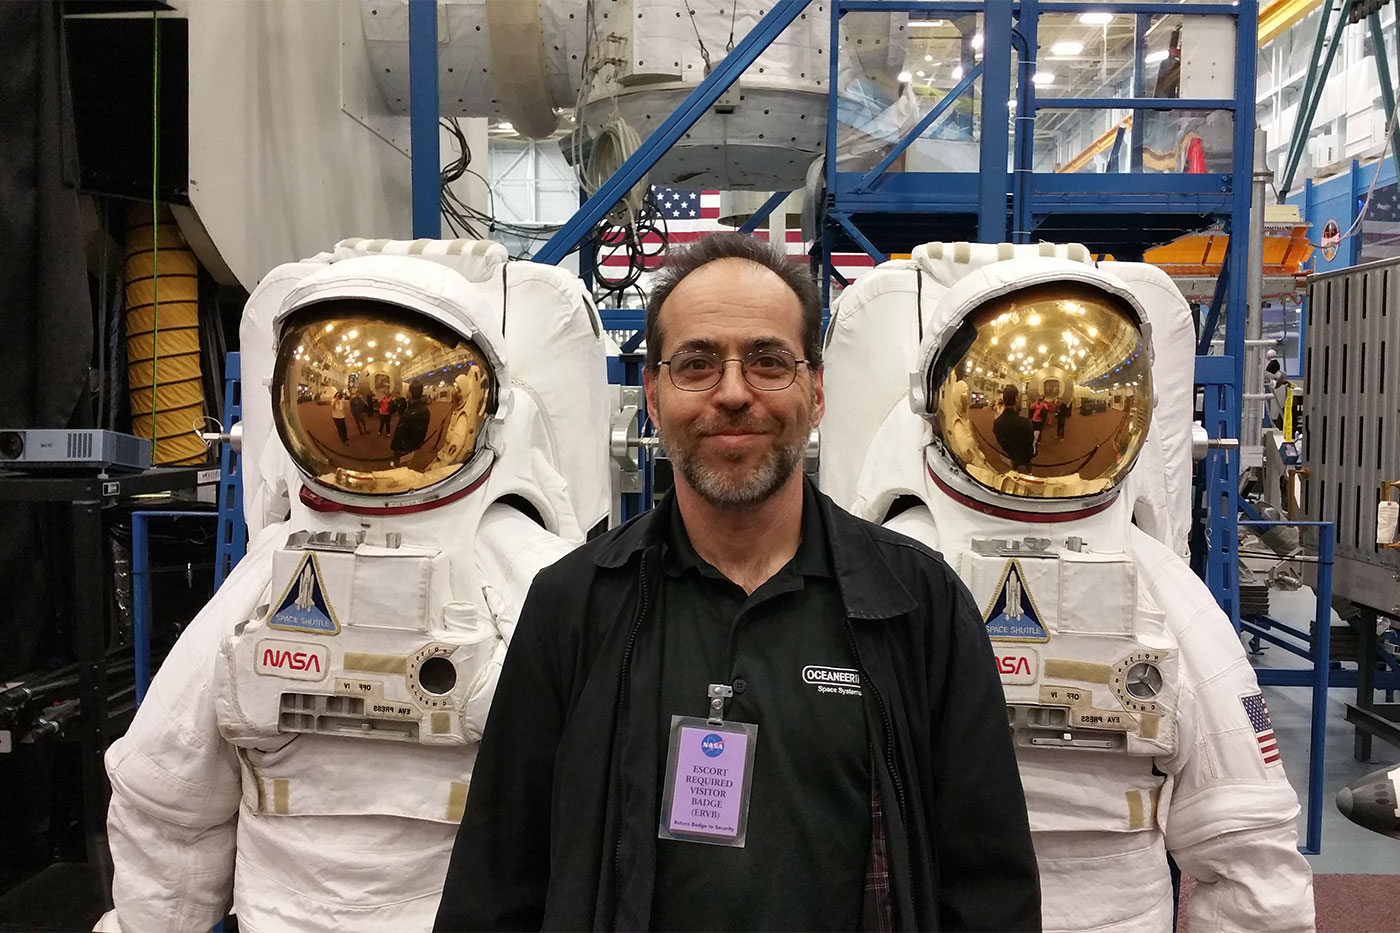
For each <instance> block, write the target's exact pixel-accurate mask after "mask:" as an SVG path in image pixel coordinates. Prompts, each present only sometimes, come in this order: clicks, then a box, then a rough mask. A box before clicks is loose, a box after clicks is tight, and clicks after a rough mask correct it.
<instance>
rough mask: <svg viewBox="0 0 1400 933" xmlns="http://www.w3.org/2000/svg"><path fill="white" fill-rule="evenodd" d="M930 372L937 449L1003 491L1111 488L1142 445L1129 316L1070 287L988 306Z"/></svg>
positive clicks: (1074, 492)
mask: <svg viewBox="0 0 1400 933" xmlns="http://www.w3.org/2000/svg"><path fill="white" fill-rule="evenodd" d="M929 379H930V389H931V396H932V398H933V409H932V410H933V425H934V433H935V435H936V437H937V438H938V439H939V441H940V443H941V446H942V448H943V452H944V454H945V455H946V456H947V457H948V458H949V459H951V460H952V461H953V462H954V463H955V464H956V465H957V466H958V467H959V468H960V469H962V471H963V472H965V473H966V474H967V475H968V476H970V477H972V479H974V480H976V481H977V482H978V483H980V484H981V485H983V486H986V487H987V488H989V489H993V490H996V491H998V492H1001V493H1004V494H1009V495H1013V496H1023V497H1026V498H1048V499H1063V498H1074V497H1078V496H1089V495H1094V494H1095V493H1100V492H1104V491H1106V490H1109V489H1112V488H1113V487H1114V486H1116V485H1117V484H1118V483H1119V482H1120V481H1121V480H1122V479H1123V477H1125V476H1126V475H1127V473H1128V470H1129V469H1130V468H1131V467H1132V465H1133V461H1134V460H1135V459H1136V457H1137V455H1138V451H1139V450H1141V449H1142V444H1143V440H1144V439H1145V438H1146V435H1147V426H1148V422H1149V421H1150V419H1151V414H1152V367H1151V363H1150V361H1149V359H1148V354H1147V348H1146V346H1145V345H1144V344H1143V339H1142V331H1141V329H1140V327H1139V325H1138V323H1137V320H1136V315H1135V314H1134V313H1133V312H1132V310H1131V309H1130V308H1129V307H1128V305H1127V304H1126V303H1124V302H1122V301H1121V300H1119V299H1117V298H1115V297H1114V296H1112V295H1110V294H1108V293H1106V292H1102V291H1099V290H1098V289H1095V288H1093V287H1091V286H1087V285H1082V284H1079V283H1076V282H1057V283H1053V284H1048V285H1037V286H1034V287H1031V288H1027V289H1024V290H1022V291H1018V292H1013V293H1011V294H1008V295H1003V296H1000V297H998V298H995V299H993V300H992V301H990V302H988V303H987V304H986V305H984V306H983V307H981V308H980V309H978V310H977V311H976V312H974V313H973V314H971V315H969V316H968V317H967V319H966V320H965V321H964V322H963V325H962V326H961V327H960V328H959V329H958V331H957V332H956V333H955V334H954V335H953V337H952V339H951V340H950V341H949V342H948V345H947V346H946V347H945V348H944V350H943V352H942V354H941V355H940V356H939V358H938V360H937V361H936V362H935V364H934V367H933V369H932V371H931V372H930V374H929Z"/></svg>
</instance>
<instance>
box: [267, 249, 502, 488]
mask: <svg viewBox="0 0 1400 933" xmlns="http://www.w3.org/2000/svg"><path fill="white" fill-rule="evenodd" d="M274 332H275V333H276V334H277V353H276V362H275V364H274V368H273V376H272V384H271V389H272V397H273V405H272V410H273V422H274V424H275V425H276V428H277V433H278V435H279V436H280V438H281V440H282V443H283V445H284V446H285V447H286V449H287V452H288V453H289V454H290V455H291V458H292V461H293V462H294V463H295V464H296V466H297V469H298V471H299V472H300V473H301V475H302V477H303V480H304V485H305V491H306V493H307V494H309V495H310V498H311V500H312V501H313V503H315V502H321V501H325V502H329V503H336V504H338V507H341V508H348V509H349V510H351V511H363V512H366V513H371V514H373V513H376V512H383V511H384V510H386V509H402V508H404V507H409V506H426V505H433V504H441V503H442V502H443V501H450V500H451V499H453V498H457V497H459V496H460V495H464V494H465V493H466V492H467V491H469V490H470V489H472V488H474V487H475V485H476V484H477V482H478V481H479V480H481V479H482V478H483V477H484V476H485V474H486V472H487V471H488V470H489V468H490V466H491V463H492V462H493V460H494V457H495V456H496V453H497V451H496V450H495V449H494V446H493V439H494V438H493V435H494V434H495V431H494V428H493V426H494V425H495V424H496V423H498V422H499V421H500V420H501V419H502V418H503V417H504V413H505V410H506V408H507V407H508V405H507V404H506V403H507V402H508V394H507V393H508V391H509V389H508V387H509V385H510V383H509V380H508V378H507V374H506V360H505V356H504V351H503V344H504V338H503V337H502V336H501V330H500V325H499V322H498V321H497V320H496V318H495V315H494V312H493V310H492V308H491V306H490V304H489V303H488V302H487V301H486V299H485V297H484V296H483V295H482V294H481V292H480V291H478V290H477V288H476V287H475V286H474V285H472V284H471V283H470V282H468V281H467V280H466V279H465V278H463V277H462V276H461V275H459V274H458V273H457V272H455V271H453V270H451V269H449V268H447V267H445V266H442V265H439V264H436V263H432V262H427V261H425V260H422V259H416V258H411V257H402V256H373V257H364V258H358V259H349V260H345V261H342V262H337V263H334V264H332V265H331V266H329V267H328V268H327V269H326V270H325V271H323V272H319V273H317V274H316V275H314V276H312V277H311V278H309V279H308V280H307V281H306V282H304V283H303V284H301V285H300V286H298V287H297V288H296V289H295V290H293V291H292V292H291V293H290V294H289V295H288V296H287V299H286V300H285V301H284V302H283V304H282V308H281V310H280V311H279V312H278V314H277V317H276V319H275V321H274ZM337 393H339V397H338V396H337ZM303 499H304V500H306V499H307V495H303ZM332 507H336V506H332Z"/></svg>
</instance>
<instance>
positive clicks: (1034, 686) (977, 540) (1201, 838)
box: [828, 260, 1312, 933]
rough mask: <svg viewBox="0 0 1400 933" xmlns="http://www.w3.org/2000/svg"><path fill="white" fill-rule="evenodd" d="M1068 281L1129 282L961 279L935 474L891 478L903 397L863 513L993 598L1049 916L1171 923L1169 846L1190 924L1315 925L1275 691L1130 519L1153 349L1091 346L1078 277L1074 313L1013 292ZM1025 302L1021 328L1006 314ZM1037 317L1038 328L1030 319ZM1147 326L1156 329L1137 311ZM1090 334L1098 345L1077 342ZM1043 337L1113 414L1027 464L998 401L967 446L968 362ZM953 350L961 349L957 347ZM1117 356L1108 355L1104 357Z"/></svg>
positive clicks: (1055, 269) (867, 479)
mask: <svg viewBox="0 0 1400 933" xmlns="http://www.w3.org/2000/svg"><path fill="white" fill-rule="evenodd" d="M1060 280H1064V281H1070V282H1074V283H1084V284H1089V285H1094V286H1095V287H1099V288H1104V289H1106V290H1109V291H1110V292H1112V293H1114V294H1115V295H1116V296H1117V297H1115V298H1114V299H1112V300H1111V301H1110V300H1108V299H1105V307H1106V308H1107V307H1114V306H1115V303H1116V302H1118V301H1119V300H1120V299H1121V300H1127V299H1128V298H1130V294H1129V293H1128V292H1127V291H1126V289H1125V288H1124V287H1123V286H1122V285H1121V283H1118V282H1116V281H1115V280H1112V279H1111V278H1108V277H1105V276H1104V275H1103V273H1100V272H1098V271H1097V270H1094V269H1092V268H1087V267H1084V266H1080V265H1077V264H1068V263H1057V262H1054V261H1052V260H1044V261H1041V262H1040V263H1037V262H1036V261H1014V262H1002V263H997V264H995V265H991V266H989V267H987V268H986V269H984V270H980V271H979V272H976V273H972V274H970V275H969V276H968V277H967V279H965V280H963V281H962V282H959V283H957V284H955V285H954V286H953V288H952V289H950V290H949V292H948V293H947V295H946V296H945V297H944V298H943V300H942V302H940V304H939V306H938V309H937V311H936V312H935V321H934V325H935V326H934V334H933V335H931V338H930V340H929V341H928V342H927V343H926V344H925V350H924V351H923V352H922V353H921V357H922V360H921V372H922V382H921V383H920V382H919V380H916V382H915V385H916V390H915V392H914V393H913V395H914V397H913V404H914V406H915V407H916V408H917V409H918V410H919V411H920V412H921V413H923V414H924V415H925V417H926V418H927V419H928V422H927V424H926V425H925V428H924V430H925V435H924V436H925V444H926V445H927V446H926V447H921V459H923V460H924V461H925V462H924V463H923V464H921V466H922V467H923V469H922V471H921V473H922V477H923V482H922V483H919V482H917V481H911V480H910V479H909V478H910V477H911V476H912V475H913V474H912V473H911V471H910V470H907V469H906V470H904V471H903V475H904V477H906V479H905V480H904V481H903V482H902V484H901V485H899V486H898V487H897V488H892V486H891V484H890V483H889V482H888V480H887V479H882V474H884V473H887V472H888V470H889V468H888V467H887V466H886V465H885V464H886V461H887V460H888V457H889V453H890V451H892V450H900V449H905V448H907V447H908V440H907V439H908V438H909V437H911V436H914V435H912V434H911V427H912V425H911V423H910V418H911V417H917V416H914V415H912V414H911V412H910V411H909V410H908V409H905V410H904V411H902V412H900V411H895V412H891V414H890V415H889V417H887V419H886V421H885V423H884V424H882V425H881V427H880V428H879V429H878V430H877V432H876V434H875V437H874V440H873V442H872V443H871V445H870V450H871V454H870V456H869V457H868V458H867V459H866V461H865V465H864V467H863V469H862V471H861V473H860V475H859V479H858V481H857V499H856V502H855V503H854V505H853V509H852V510H853V511H854V512H856V513H857V514H859V515H862V516H864V517H866V518H869V519H872V520H876V521H882V520H885V519H886V517H887V516H889V515H891V514H892V513H897V514H893V517H891V518H889V519H888V521H886V524H887V526H888V527H890V528H892V529H894V530H896V531H899V532H901V533H904V534H906V535H909V536H910V537H913V538H915V539H917V540H920V541H922V542H923V543H925V544H927V545H929V546H930V547H933V548H935V549H938V550H940V551H942V552H943V554H944V555H945V557H946V558H947V559H948V561H949V563H950V564H951V565H952V566H953V567H954V568H955V569H956V570H957V572H958V574H959V575H960V576H961V577H962V579H963V581H964V582H965V583H966V584H967V586H968V588H969V589H970V590H971V592H972V594H973V596H974V598H975V599H976V600H977V602H978V604H979V606H980V607H981V608H982V611H983V615H984V618H985V620H986V624H987V634H988V637H989V638H990V640H991V642H992V645H993V648H994V651H995V655H996V658H997V665H998V670H999V673H1000V675H1001V681H1002V686H1003V690H1004V691H1005V694H1006V701H1007V707H1008V717H1009V718H1010V720H1011V723H1012V727H1013V732H1014V734H1015V740H1016V745H1017V757H1018V762H1019V765H1020V769H1021V776H1022V783H1023V785H1024V789H1025V793H1026V800H1027V806H1028V811H1029V816H1030V825H1031V830H1032V833H1033V836H1034V840H1035V845H1036V856H1037V860H1038V863H1039V866H1040V871H1041V896H1042V904H1043V917H1044V928H1045V929H1046V930H1047V931H1051V930H1113V931H1123V933H1129V931H1133V933H1136V931H1143V933H1147V931H1155V933H1165V931H1167V930H1170V929H1172V923H1173V918H1174V915H1175V904H1174V902H1173V899H1172V888H1171V882H1170V877H1169V874H1168V870H1167V861H1166V856H1167V853H1168V851H1170V852H1171V853H1172V855H1173V856H1174V857H1175V858H1176V859H1177V861H1178V863H1179V864H1180V865H1181V867H1182V869H1183V871H1185V872H1186V873H1187V874H1190V875H1192V876H1194V877H1196V878H1197V879H1198V880H1199V882H1200V884H1198V886H1197V887H1196V889H1195V892H1194V894H1193V896H1192V899H1191V901H1190V908H1189V910H1190V917H1191V919H1190V923H1191V928H1192V929H1193V930H1197V929H1210V930H1226V929H1229V930H1236V929H1270V930H1276V929H1278V930H1282V929H1286V930H1307V929H1311V928H1312V892H1311V873H1310V870H1309V869H1308V866H1307V863H1306V861H1305V860H1304V859H1303V858H1302V857H1301V856H1300V855H1299V854H1298V852H1297V849H1296V843H1297V834H1296V830H1295V829H1294V826H1293V821H1294V819H1295V817H1296V815H1297V812H1298V803H1297V798H1296V795H1295V794H1294V792H1293V790H1292V788H1291V787H1290V786H1289V784H1288V781H1287V778H1286V776H1285V775H1284V772H1283V767H1282V764H1281V762H1280V760H1279V757H1278V755H1277V752H1276V750H1275V751H1273V752H1272V753H1271V754H1270V753H1268V751H1267V750H1266V749H1265V746H1264V745H1263V744H1262V743H1263V741H1264V740H1263V739H1261V738H1260V732H1259V730H1258V728H1256V726H1255V722H1256V720H1255V716H1256V715H1257V713H1258V711H1263V710H1264V706H1263V698H1262V695H1260V692H1259V688H1258V684H1257V681H1256V680H1255V677H1254V674H1253V671H1252V670H1251V669H1250V667H1249V665H1248V662H1247V660H1246V659H1245V656H1244V652H1243V649H1242V647H1241V645H1240V643H1239V640H1238V637H1237V636H1236V635H1235V633H1234V630H1233V629H1232V628H1231V626H1230V625H1229V623H1228V620H1226V619H1225V618H1224V617H1223V615H1222V613H1221V612H1220V610H1219V608H1218V607H1217V606H1216V605H1215V603H1214V601H1213V600H1212V599H1211V598H1210V594H1209V592H1208V591H1207V590H1206V589H1205V587H1204V585H1203V584H1202V583H1201V581H1200V580H1199V579H1197V578H1196V577H1195V576H1194V575H1193V574H1192V573H1191V571H1190V569H1189V567H1188V566H1187V565H1186V564H1185V562H1184V561H1182V560H1181V559H1180V558H1179V557H1177V556H1176V555H1175V554H1174V553H1173V552H1172V550H1171V549H1170V548H1169V547H1167V546H1166V545H1163V544H1162V543H1160V542H1158V541H1156V540H1154V539H1152V538H1150V537H1149V536H1147V535H1146V534H1143V533H1141V532H1140V531H1138V530H1137V529H1136V528H1134V527H1133V526H1132V503H1131V502H1130V501H1129V499H1128V498H1127V497H1126V496H1122V495H1117V494H1116V487H1117V486H1118V485H1119V484H1121V482H1122V481H1123V479H1125V474H1126V472H1127V471H1128V469H1130V468H1131V465H1132V462H1133V457H1134V456H1135V453H1136V449H1135V448H1133V447H1132V446H1131V441H1132V440H1133V436H1134V433H1135V432H1137V433H1138V435H1139V436H1138V437H1137V440H1138V441H1140V439H1141V438H1140V429H1139V428H1138V427H1134V422H1133V420H1132V419H1133V417H1135V415H1134V413H1133V411H1132V406H1133V402H1134V399H1135V397H1145V398H1149V399H1150V398H1151V397H1152V394H1151V383H1150V376H1149V375H1148V374H1146V373H1145V372H1143V367H1142V365H1141V364H1139V363H1138V362H1137V361H1138V360H1139V359H1141V358H1142V350H1141V349H1137V350H1135V349H1133V346H1134V345H1133V339H1132V338H1133V334H1132V331H1131V330H1127V329H1125V330H1124V331H1123V333H1122V334H1121V335H1120V336H1117V337H1106V338H1105V341H1104V343H1103V344H1102V346H1100V347H1095V346H1094V344H1093V341H1090V339H1089V337H1088V335H1089V334H1091V333H1092V334H1093V335H1095V337H1097V336H1098V334H1099V332H1100V331H1103V332H1104V333H1105V334H1106V335H1107V334H1108V333H1109V332H1110V325H1111V323H1112V320H1113V315H1108V316H1104V317H1101V318H1100V319H1099V320H1098V321H1097V322H1096V325H1097V326H1086V325H1085V324H1084V322H1083V320H1082V319H1081V318H1075V317H1073V312H1076V311H1078V313H1079V314H1080V315H1083V313H1084V312H1083V310H1079V309H1082V308H1085V307H1090V309H1091V314H1090V315H1089V317H1088V320H1090V321H1093V320H1094V317H1093V313H1092V307H1091V306H1092V303H1093V295H1092V293H1085V292H1081V291H1071V293H1070V294H1069V296H1068V297H1069V299H1073V300H1068V301H1063V302H1062V303H1063V305H1064V307H1067V308H1068V310H1069V311H1070V312H1071V315H1069V316H1067V318H1066V319H1064V320H1061V321H1058V322H1055V321H1054V317H1053V316H1054V315H1055V314H1056V313H1057V311H1056V307H1057V302H1056V301H1051V300H1049V299H1047V298H1046V297H1045V296H1044V295H1043V294H1041V295H1039V296H1037V294H1036V293H1034V292H1029V291H1028V292H1021V291H1019V290H1020V289H1024V288H1028V287H1029V286H1035V285H1036V284H1037V283H1048V282H1054V281H1060ZM1100 283H1101V284H1100ZM1076 287H1077V286H1076ZM987 309H990V310H987ZM1113 313H1114V314H1118V313H1119V312H1116V311H1115V312H1113ZM1123 314H1125V315H1126V314H1127V312H1126V311H1124V312H1123ZM1017 315H1020V319H1021V321H1022V325H1021V326H1022V328H1023V329H1022V330H1021V331H1020V332H1019V333H1018V332H1017V331H1015V330H1009V329H1008V328H1009V327H1011V326H1012V325H1015V323H1016V320H1017ZM1042 318H1043V319H1044V321H1045V323H1044V324H1043V325H1041V326H1042V329H1041V330H1038V331H1037V330H1035V329H1033V328H1030V327H1028V326H1027V325H1026V324H1025V322H1026V321H1027V320H1031V321H1035V322H1036V323H1037V324H1040V322H1041V319H1042ZM1125 319H1130V318H1127V317H1125ZM1066 320H1067V321H1068V323H1066ZM964 321H968V322H971V323H972V325H974V326H973V328H972V329H974V330H976V335H975V339H974V335H973V334H972V333H971V332H970V331H969V329H968V327H967V326H965V325H964V324H963V322H964ZM1136 324H1137V326H1139V327H1140V329H1141V330H1143V331H1146V328H1145V327H1141V325H1142V318H1141V317H1138V318H1137V319H1136ZM960 325H961V326H960ZM1061 327H1063V328H1064V329H1063V330H1061V329H1060V328H1061ZM1027 335H1029V339H1028V340H1027V339H1026V336H1027ZM1080 338H1083V341H1084V344H1085V345H1086V346H1087V352H1086V353H1085V354H1081V355H1079V356H1078V357H1077V359H1076V357H1075V355H1074V354H1075V348H1076V347H1080V346H1081V343H1079V342H1076V341H1079V340H1080ZM1144 339H1145V335H1144ZM1052 342H1059V343H1061V349H1062V350H1066V351H1067V352H1065V355H1064V356H1063V357H1061V359H1062V360H1067V361H1070V362H1069V363H1068V364H1062V365H1068V366H1069V367H1070V371H1071V372H1076V377H1077V380H1078V388H1077V389H1074V390H1073V391H1078V392H1079V393H1080V394H1081V396H1087V397H1090V398H1096V396H1094V395H1090V394H1089V393H1093V392H1095V391H1096V389H1097V388H1098V387H1099V386H1103V387H1104V388H1105V391H1111V392H1113V393H1117V394H1119V395H1120V396H1122V397H1123V398H1124V399H1125V401H1124V409H1123V413H1122V414H1121V415H1120V414H1118V413H1117V412H1116V410H1115V409H1113V408H1112V406H1111V405H1110V406H1107V413H1106V414H1105V415H1103V416H1096V415H1095V414H1093V413H1091V414H1088V415H1079V416H1076V417H1075V418H1073V419H1070V423H1069V425H1068V426H1067V437H1066V438H1065V439H1061V438H1059V437H1057V436H1052V435H1053V433H1054V432H1051V433H1049V434H1047V435H1043V436H1042V438H1041V442H1040V447H1039V448H1038V451H1037V455H1036V457H1035V458H1034V459H1033V460H1032V463H1031V468H1030V470H1029V471H1023V470H1017V469H1015V468H1014V467H1012V465H1011V464H1010V463H1009V458H1007V457H1006V455H1005V452H1004V451H1002V450H1000V449H999V447H998V445H997V443H996V441H995V438H994V436H993V435H992V433H991V431H990V430H989V422H990V413H988V415H987V416H985V420H986V421H987V422H988V424H987V425H980V424H978V422H977V419H976V413H975V412H974V413H972V414H973V417H972V419H971V422H972V424H971V426H972V435H973V436H974V437H975V438H980V439H981V440H980V449H979V450H978V451H977V452H976V457H975V458H974V457H972V456H970V455H969V454H968V453H967V452H966V450H965V448H966V447H967V440H966V437H967V428H966V426H965V423H966V422H968V420H969V413H968V412H967V410H966V408H965V406H963V405H962V404H960V399H961V398H962V397H963V396H965V394H966V391H967V390H966V387H965V386H962V385H960V384H959V383H960V380H961V378H966V377H967V376H968V375H969V374H972V377H973V379H974V380H975V379H976V377H977V374H985V376H986V382H987V384H986V385H979V386H974V388H977V389H981V390H982V391H983V392H984V394H992V392H994V391H996V390H999V389H1000V388H1001V383H1003V382H1005V383H1007V384H1009V385H1012V386H1016V387H1018V388H1019V387H1020V386H1019V385H1018V380H1019V379H1021V378H1025V377H1026V376H1028V375H1029V376H1030V378H1031V379H1032V380H1033V379H1034V378H1035V376H1034V370H1035V368H1036V366H1037V365H1040V363H1039V362H1038V361H1037V362H1031V363H1029V364H1024V365H1022V364H1021V362H1020V360H1021V355H1020V354H1019V353H1016V354H1007V353H1004V352H1003V351H1010V350H1011V349H1012V348H1013V347H1025V348H1027V350H1028V351H1029V352H1032V353H1033V352H1034V351H1031V350H1030V348H1032V347H1039V350H1040V351H1041V352H1042V353H1045V352H1046V350H1047V348H1048V346H1049V345H1050V344H1051V343H1052ZM944 345H949V346H954V347H957V348H958V352H965V354H966V355H964V356H961V357H959V358H957V359H956V360H948V359H946V358H945V357H944V356H942V355H941V348H942V346H944ZM1104 348H1106V349H1104ZM1008 355H1014V356H1015V359H1008ZM1106 356H1111V357H1112V359H1113V360H1114V361H1115V362H1108V363H1105V362H1104V360H1103V359H1099V360H1098V361H1097V363H1096V362H1095V359H1096V357H1106ZM1002 360H1006V361H1007V362H1008V363H1009V364H1010V365H1005V364H1002V363H1001V362H1000V361H1002ZM1074 362H1078V363H1079V367H1078V370H1077V371H1076V370H1075V369H1074V366H1073V364H1074ZM828 365H829V366H830V365H832V361H830V360H829V361H828ZM1095 366H1097V367H1098V368H1099V369H1102V370H1103V371H1104V372H1108V373H1112V374H1113V375H1111V376H1109V377H1107V378H1105V377H1104V376H1102V375H1100V374H1099V373H1098V372H1097V371H1096V370H1095V368H1094V367H1095ZM1115 366H1116V368H1115ZM1018 367H1019V368H1018ZM945 379H946V380H947V381H946V382H944V380H945ZM1130 387H1131V388H1130ZM1071 397H1072V396H1071ZM1094 407H1095V406H1094V405H1092V404H1091V406H1090V410H1091V412H1092V411H1093V409H1094ZM929 426H931V427H932V431H931V433H929ZM1086 428H1091V429H1092V430H1091V431H1090V432H1089V433H1085V429H1086ZM1076 429H1078V430H1077V432H1076ZM1143 430H1145V427H1144V428H1143ZM1066 465H1068V466H1066ZM1076 468H1077V469H1076ZM901 499H903V500H904V501H903V502H902V503H900V505H902V506H903V509H902V510H900V509H899V508H898V507H896V502H897V501H898V500H901ZM911 501H917V504H913V505H912V506H911V505H910V502H911ZM1263 719H1264V721H1265V722H1267V712H1266V711H1264V712H1263Z"/></svg>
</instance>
